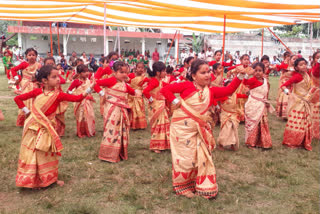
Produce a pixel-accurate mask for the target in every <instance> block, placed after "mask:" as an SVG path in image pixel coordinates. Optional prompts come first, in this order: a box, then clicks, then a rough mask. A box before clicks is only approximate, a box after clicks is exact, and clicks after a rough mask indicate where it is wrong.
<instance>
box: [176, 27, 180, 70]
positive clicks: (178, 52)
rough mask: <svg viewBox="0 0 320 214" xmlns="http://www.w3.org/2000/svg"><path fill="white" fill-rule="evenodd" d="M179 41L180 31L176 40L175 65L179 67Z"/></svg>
mask: <svg viewBox="0 0 320 214" xmlns="http://www.w3.org/2000/svg"><path fill="white" fill-rule="evenodd" d="M179 39H180V30H179V32H178V39H177V44H176V46H177V65H179Z"/></svg>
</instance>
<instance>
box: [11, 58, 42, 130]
mask: <svg viewBox="0 0 320 214" xmlns="http://www.w3.org/2000/svg"><path fill="white" fill-rule="evenodd" d="M38 68H39V63H37V62H36V63H34V64H33V65H29V66H28V67H27V68H25V69H24V70H23V71H22V79H21V82H20V87H21V93H22V94H25V93H28V92H30V91H32V90H33V89H36V88H39V86H38V84H37V83H35V82H32V79H33V77H34V75H35V73H36V71H37V69H38ZM33 100H34V99H29V100H26V101H23V102H24V104H25V106H26V107H27V108H28V109H31V107H32V103H33ZM25 119H26V118H25V115H24V113H23V111H22V110H20V109H19V112H18V118H17V122H16V125H17V126H23V125H24V121H25Z"/></svg>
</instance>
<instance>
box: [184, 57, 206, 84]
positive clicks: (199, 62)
mask: <svg viewBox="0 0 320 214" xmlns="http://www.w3.org/2000/svg"><path fill="white" fill-rule="evenodd" d="M207 64H208V63H207V62H206V61H204V60H202V59H196V60H194V61H193V62H192V64H191V68H190V72H188V73H187V75H186V78H187V79H188V80H190V81H193V78H192V74H196V73H197V71H198V70H199V69H200V66H201V65H207Z"/></svg>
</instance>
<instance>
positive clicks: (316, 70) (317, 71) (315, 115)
mask: <svg viewBox="0 0 320 214" xmlns="http://www.w3.org/2000/svg"><path fill="white" fill-rule="evenodd" d="M312 66H313V67H312V68H311V72H310V73H311V76H312V88H311V90H310V93H311V94H312V97H313V98H312V99H311V111H312V137H313V138H315V139H318V140H319V139H320V122H319V121H320V116H319V113H320V98H319V96H320V80H319V77H320V52H319V51H318V52H315V53H314V54H313V62H312Z"/></svg>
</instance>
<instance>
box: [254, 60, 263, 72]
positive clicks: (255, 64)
mask: <svg viewBox="0 0 320 214" xmlns="http://www.w3.org/2000/svg"><path fill="white" fill-rule="evenodd" d="M256 67H260V68H262V71H263V73H264V64H263V63H262V62H257V63H254V64H253V66H252V68H253V69H256Z"/></svg>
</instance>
